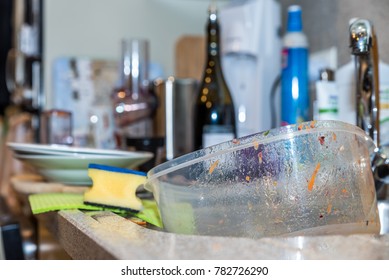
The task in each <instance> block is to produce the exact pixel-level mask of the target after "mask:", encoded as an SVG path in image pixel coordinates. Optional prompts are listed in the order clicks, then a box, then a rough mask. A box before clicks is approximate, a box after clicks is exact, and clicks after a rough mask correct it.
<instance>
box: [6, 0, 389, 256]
mask: <svg viewBox="0 0 389 280" xmlns="http://www.w3.org/2000/svg"><path fill="white" fill-rule="evenodd" d="M210 3H216V4H217V6H218V13H219V15H220V26H221V38H220V39H221V57H222V61H223V71H224V75H225V78H226V80H227V83H228V85H229V88H230V91H231V94H232V97H233V100H234V104H235V107H236V114H237V120H238V123H237V129H238V133H237V135H238V136H239V137H240V136H244V135H247V134H251V133H256V132H259V131H264V130H267V129H270V128H272V127H277V126H279V125H280V123H281V122H280V117H279V115H280V108H279V103H278V101H279V95H280V93H279V78H280V73H281V68H282V67H281V66H282V64H281V63H282V61H281V60H282V56H281V50H282V45H283V41H282V40H283V38H284V36H285V34H286V32H287V20H288V8H289V7H290V6H291V5H299V6H300V7H301V10H302V22H303V32H304V33H305V35H306V37H307V40H308V43H309V83H310V86H309V94H310V96H311V97H312V98H311V103H312V104H310V105H311V107H312V108H310V110H311V119H315V112H314V105H313V101H314V100H315V98H317V96H316V90H317V88H316V82H318V81H320V80H321V79H322V76H321V73H323V70H325V71H327V72H328V71H329V72H331V73H333V74H334V75H333V77H334V79H333V82H334V83H335V89H336V91H334V92H336V96H335V97H336V99H337V100H338V101H337V106H338V107H339V108H337V110H338V112H339V114H338V115H337V116H336V119H339V120H343V121H347V122H351V123H355V100H354V99H353V96H354V94H355V81H354V80H353V79H354V75H355V73H354V71H355V66H354V61H353V58H352V56H351V53H350V49H349V23H350V21H351V20H352V19H354V18H358V17H360V18H366V19H369V20H371V22H372V23H373V24H374V27H375V31H376V34H377V38H378V51H379V61H380V66H379V67H380V88H381V91H380V94H381V97H380V98H381V99H382V100H381V101H382V102H381V115H382V120H381V121H382V126H381V134H382V135H381V139H382V140H381V141H382V142H388V141H389V122H387V121H388V120H389V65H388V64H387V63H389V38H388V36H386V30H387V28H388V25H389V19H388V16H387V11H389V1H387V0H371V1H362V0H315V1H312V0H294V1H292V0H217V1H216V0H130V1H129V0H1V1H0V127H1V130H0V131H1V135H0V136H1V141H0V144H1V149H0V159H1V160H2V162H3V163H4V164H3V163H2V164H1V167H0V183H1V185H0V197H4V198H5V199H6V200H8V204H9V205H11V207H12V206H15V205H18V202H16V201H15V200H16V199H14V196H13V195H12V194H13V192H14V190H13V189H12V188H11V186H10V185H11V184H10V178H12V176H13V175H15V174H19V173H20V172H22V170H24V169H23V168H25V167H24V166H22V165H21V163H20V162H18V161H15V160H14V159H13V158H12V154H11V153H10V151H9V150H7V149H6V143H7V142H21V143H42V144H52V143H56V144H66V145H73V146H80V147H92V148H98V149H124V150H135V151H151V152H153V153H154V158H153V159H152V160H151V161H150V162H147V164H145V165H143V166H141V167H140V169H142V170H144V171H147V170H149V169H150V168H152V167H153V166H155V165H157V164H159V163H161V162H163V161H166V160H170V159H173V158H175V157H177V156H180V155H182V154H185V153H188V152H191V151H193V149H194V147H193V135H192V117H193V116H192V107H193V105H192V103H193V100H194V98H195V96H196V95H197V91H198V83H199V81H200V80H201V78H202V74H203V71H204V63H205V59H206V51H207V50H206V45H205V38H206V21H207V13H208V7H209V5H210ZM134 40H135V41H136V42H138V43H139V42H141V43H139V44H138V45H136V46H137V47H135V45H134V44H133V42H134ZM125 42H127V43H125ZM130 42H131V43H130ZM127 52H129V53H130V54H132V55H133V54H136V55H137V57H138V58H137V59H138V60H137V62H138V63H139V65H141V66H144V67H139V69H138V70H139V71H140V72H141V73H142V75H143V74H144V75H145V76H144V77H145V78H144V80H141V81H140V82H139V81H138V82H139V85H138V86H139V89H141V91H142V92H143V93H142V94H141V96H143V97H142V98H140V99H137V100H134V99H132V97H131V98H130V95H126V97H128V98H127V99H125V100H124V101H123V102H124V103H123V102H122V101H120V100H119V101H120V102H121V103H119V101H117V100H116V97H117V96H119V97H120V93H121V92H122V91H121V90H120V87H121V86H122V85H123V79H128V77H127V76H126V75H127V74H126V69H125V67H124V66H125V59H126V54H128V53H127ZM131 59H132V58H131ZM123 62H124V64H123ZM123 65H124V66H123ZM123 67H124V68H123ZM123 71H124V72H123ZM327 72H326V73H327ZM123 75H124V76H123ZM131 78H133V77H131ZM131 85H132V86H133V84H131ZM136 93H138V92H136ZM123 104H124V105H123ZM122 105H123V107H121V106H122ZM271 105H274V106H271ZM126 106H127V107H126ZM126 108H132V109H126ZM49 125H50V129H51V130H50V133H49V134H51V135H49V136H53V135H54V134H58V135H60V136H61V137H62V138H61V139H59V140H58V139H57V138H50V137H49V136H48V130H47V129H48V126H49ZM62 134H65V135H62ZM54 136H56V135H54ZM53 139H54V140H53ZM2 211H3V212H6V210H2ZM17 212H23V211H22V210H19V211H17ZM0 216H1V215H0ZM26 234H27V235H28V233H26ZM0 256H1V254H0ZM65 257H66V256H65ZM48 258H52V257H48ZM0 259H1V258H0Z"/></svg>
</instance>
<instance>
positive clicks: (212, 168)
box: [209, 160, 219, 174]
mask: <svg viewBox="0 0 389 280" xmlns="http://www.w3.org/2000/svg"><path fill="white" fill-rule="evenodd" d="M218 164H219V160H217V161H215V162H214V163H212V165H211V167H210V168H209V174H212V173H213V171H215V168H216V167H217V165H218Z"/></svg>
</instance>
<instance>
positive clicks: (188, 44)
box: [175, 35, 206, 80]
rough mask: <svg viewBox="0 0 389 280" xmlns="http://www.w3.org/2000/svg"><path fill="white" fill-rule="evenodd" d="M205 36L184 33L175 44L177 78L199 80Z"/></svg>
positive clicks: (202, 67) (203, 58)
mask: <svg viewBox="0 0 389 280" xmlns="http://www.w3.org/2000/svg"><path fill="white" fill-rule="evenodd" d="M205 55H206V54H205V37H204V36H196V35H184V36H182V37H180V38H179V39H178V40H177V42H176V46H175V75H176V77H177V78H194V79H197V80H200V79H201V77H202V73H203V71H204V63H205V59H206V57H205Z"/></svg>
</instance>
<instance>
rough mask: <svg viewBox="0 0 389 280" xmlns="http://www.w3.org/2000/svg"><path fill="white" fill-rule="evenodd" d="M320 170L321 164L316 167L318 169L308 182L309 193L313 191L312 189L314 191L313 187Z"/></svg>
mask: <svg viewBox="0 0 389 280" xmlns="http://www.w3.org/2000/svg"><path fill="white" fill-rule="evenodd" d="M319 168H320V162H319V163H318V164H317V165H316V168H315V170H314V171H313V174H312V177H311V179H310V180H309V182H308V191H312V189H313V185H314V184H315V179H316V175H317V172H318V171H319Z"/></svg>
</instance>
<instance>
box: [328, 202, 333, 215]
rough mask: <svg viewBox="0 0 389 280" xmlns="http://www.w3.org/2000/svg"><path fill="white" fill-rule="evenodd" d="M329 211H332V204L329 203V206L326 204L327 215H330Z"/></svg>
mask: <svg viewBox="0 0 389 280" xmlns="http://www.w3.org/2000/svg"><path fill="white" fill-rule="evenodd" d="M331 211H332V204H331V203H330V204H328V206H327V214H330V213H331Z"/></svg>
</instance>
